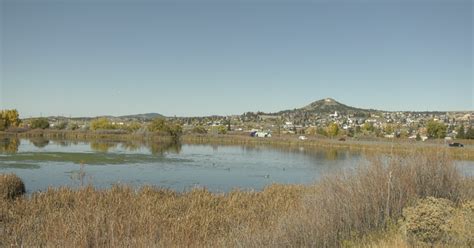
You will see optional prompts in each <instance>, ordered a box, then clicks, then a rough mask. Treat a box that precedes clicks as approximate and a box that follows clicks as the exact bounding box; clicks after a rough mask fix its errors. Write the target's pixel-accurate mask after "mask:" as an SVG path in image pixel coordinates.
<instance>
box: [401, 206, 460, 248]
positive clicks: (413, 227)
mask: <svg viewBox="0 0 474 248" xmlns="http://www.w3.org/2000/svg"><path fill="white" fill-rule="evenodd" d="M453 212H454V207H453V202H451V201H449V200H446V199H437V198H434V197H428V198H425V199H423V200H421V201H419V202H418V203H417V204H416V205H415V206H414V207H408V208H405V209H404V210H403V217H404V218H405V223H404V229H405V232H406V235H407V237H408V239H409V241H410V243H416V241H421V242H424V243H428V244H431V245H433V244H435V243H437V242H440V241H443V240H447V232H448V228H449V227H448V225H447V220H448V219H450V218H451V217H452V215H453Z"/></svg>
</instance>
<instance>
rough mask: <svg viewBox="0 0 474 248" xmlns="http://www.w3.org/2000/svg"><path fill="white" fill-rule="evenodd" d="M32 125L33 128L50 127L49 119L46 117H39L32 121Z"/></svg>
mask: <svg viewBox="0 0 474 248" xmlns="http://www.w3.org/2000/svg"><path fill="white" fill-rule="evenodd" d="M30 127H31V128H33V129H36V128H41V129H46V128H48V127H49V121H48V119H46V118H37V119H34V120H32V121H31V123H30Z"/></svg>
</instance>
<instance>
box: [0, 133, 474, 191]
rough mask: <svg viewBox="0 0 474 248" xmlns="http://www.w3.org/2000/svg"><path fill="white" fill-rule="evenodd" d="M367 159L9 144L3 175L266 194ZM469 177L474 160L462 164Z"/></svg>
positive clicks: (42, 185) (1, 153)
mask: <svg viewBox="0 0 474 248" xmlns="http://www.w3.org/2000/svg"><path fill="white" fill-rule="evenodd" d="M364 161H365V159H364V156H363V155H362V154H360V153H358V152H350V151H348V150H334V149H320V150H315V149H311V151H309V150H307V149H304V148H303V147H298V148H296V149H282V148H280V149H278V148H274V147H268V146H223V145H195V144H175V143H172V144H158V143H151V144H150V143H140V142H73V141H65V140H57V141H52V140H46V139H30V140H26V139H22V140H19V139H9V140H6V139H4V140H3V141H2V142H1V143H0V173H15V174H17V175H18V176H19V177H21V178H22V179H23V181H24V182H25V184H26V188H27V191H28V192H30V193H31V192H34V191H39V190H45V189H47V188H48V187H50V186H53V187H57V186H70V187H80V186H83V185H88V184H92V185H93V186H95V187H98V188H106V187H110V186H111V185H113V184H128V185H132V186H142V185H155V186H159V187H164V188H170V189H173V190H177V191H183V190H189V189H191V188H193V187H205V188H207V189H209V190H211V191H213V192H227V191H230V190H232V189H235V188H240V189H255V190H260V189H262V188H263V187H265V186H266V185H268V184H272V183H285V184H287V183H291V184H294V183H296V184H309V183H312V182H314V181H316V180H318V179H319V178H320V177H321V176H323V175H326V174H328V173H332V172H337V171H341V170H344V169H349V168H354V167H355V166H358V165H360V164H361V163H364ZM459 163H460V164H462V166H463V168H468V169H466V171H468V172H469V174H474V173H472V172H473V171H474V164H473V163H472V162H466V161H459Z"/></svg>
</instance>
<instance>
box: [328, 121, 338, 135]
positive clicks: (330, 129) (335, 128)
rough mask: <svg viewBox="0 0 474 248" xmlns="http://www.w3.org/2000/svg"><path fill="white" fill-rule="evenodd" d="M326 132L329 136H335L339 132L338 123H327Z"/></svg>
mask: <svg viewBox="0 0 474 248" xmlns="http://www.w3.org/2000/svg"><path fill="white" fill-rule="evenodd" d="M327 133H328V135H329V137H331V138H332V137H334V136H337V135H338V134H339V125H337V124H336V123H331V124H329V126H328V127H327Z"/></svg>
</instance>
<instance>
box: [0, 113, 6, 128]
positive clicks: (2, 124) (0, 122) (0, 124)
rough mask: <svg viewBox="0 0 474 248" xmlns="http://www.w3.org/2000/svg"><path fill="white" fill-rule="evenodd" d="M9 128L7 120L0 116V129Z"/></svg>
mask: <svg viewBox="0 0 474 248" xmlns="http://www.w3.org/2000/svg"><path fill="white" fill-rule="evenodd" d="M5 129H7V122H6V121H5V120H4V119H3V118H2V117H1V116H0V131H5Z"/></svg>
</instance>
